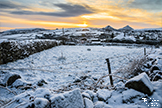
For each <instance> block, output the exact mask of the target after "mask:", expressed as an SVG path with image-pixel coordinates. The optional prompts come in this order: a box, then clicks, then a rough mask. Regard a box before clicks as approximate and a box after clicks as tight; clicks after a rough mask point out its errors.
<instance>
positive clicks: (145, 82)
mask: <svg viewBox="0 0 162 108" xmlns="http://www.w3.org/2000/svg"><path fill="white" fill-rule="evenodd" d="M125 87H128V88H132V89H135V90H137V91H140V92H142V93H145V94H148V95H151V94H152V93H153V85H152V83H151V82H150V80H149V77H148V76H147V74H146V73H145V72H143V73H141V74H140V75H138V76H135V77H133V78H131V79H129V80H128V81H127V82H126V84H125Z"/></svg>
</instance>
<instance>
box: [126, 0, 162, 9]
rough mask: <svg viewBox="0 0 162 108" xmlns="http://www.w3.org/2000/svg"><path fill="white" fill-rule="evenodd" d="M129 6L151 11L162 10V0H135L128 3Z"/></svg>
mask: <svg viewBox="0 0 162 108" xmlns="http://www.w3.org/2000/svg"><path fill="white" fill-rule="evenodd" d="M128 7H130V8H140V9H145V10H149V11H162V0H134V1H133V2H131V3H129V4H128Z"/></svg>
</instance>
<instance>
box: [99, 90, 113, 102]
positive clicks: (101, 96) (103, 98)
mask: <svg viewBox="0 0 162 108" xmlns="http://www.w3.org/2000/svg"><path fill="white" fill-rule="evenodd" d="M97 97H98V100H100V101H106V100H107V99H108V98H110V97H111V91H109V90H107V89H99V90H98V91H97Z"/></svg>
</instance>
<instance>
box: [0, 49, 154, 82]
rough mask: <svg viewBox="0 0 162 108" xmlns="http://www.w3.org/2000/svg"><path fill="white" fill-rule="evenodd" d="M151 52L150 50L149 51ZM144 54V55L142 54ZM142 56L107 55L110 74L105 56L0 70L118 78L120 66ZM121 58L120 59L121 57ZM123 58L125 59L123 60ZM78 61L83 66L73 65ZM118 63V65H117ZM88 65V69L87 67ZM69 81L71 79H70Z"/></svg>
mask: <svg viewBox="0 0 162 108" xmlns="http://www.w3.org/2000/svg"><path fill="white" fill-rule="evenodd" d="M150 52H151V51H150ZM143 56H145V55H143ZM140 57H142V56H141V55H138V56H136V57H132V58H130V57H128V55H118V56H110V57H107V58H109V59H110V63H111V67H113V72H112V74H108V67H107V64H106V60H105V59H106V58H99V59H92V60H82V61H76V62H68V63H64V62H62V63H60V64H52V65H39V66H34V67H32V66H30V67H25V68H14V67H12V68H0V70H20V71H21V70H32V71H38V72H50V73H58V74H59V73H64V74H65V73H67V74H75V75H76V76H77V75H78V74H81V75H88V74H91V75H93V76H94V75H100V77H102V76H104V75H106V76H113V77H116V78H119V79H124V78H122V77H121V76H117V73H118V72H119V71H118V70H120V69H121V68H123V67H124V66H125V65H128V64H129V63H130V62H132V61H133V60H134V59H137V58H140ZM119 58H123V61H122V62H121V64H120V63H117V64H118V68H117V67H114V66H113V65H114V64H115V63H116V62H119V61H116V60H115V59H119ZM98 60H99V61H103V63H102V64H101V65H96V64H95V65H93V62H94V61H98ZM121 60H122V59H121ZM124 60H125V61H124ZM80 63H84V66H83V65H81V66H80V67H79V66H75V65H76V64H80ZM87 63H92V64H87ZM119 64H120V66H119ZM67 65H73V67H67ZM59 66H65V67H61V68H60V67H59ZM44 67H55V68H52V69H42V68H44ZM89 67H90V69H88V68H89ZM95 67H96V68H100V69H101V67H102V68H103V69H102V70H97V72H95V71H92V70H91V69H92V68H95ZM70 82H71V81H70Z"/></svg>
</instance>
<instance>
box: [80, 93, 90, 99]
mask: <svg viewBox="0 0 162 108" xmlns="http://www.w3.org/2000/svg"><path fill="white" fill-rule="evenodd" d="M82 96H83V98H88V99H90V100H91V97H90V95H89V94H88V93H85V92H83V93H82Z"/></svg>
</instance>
